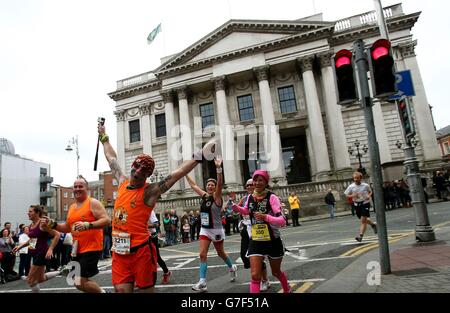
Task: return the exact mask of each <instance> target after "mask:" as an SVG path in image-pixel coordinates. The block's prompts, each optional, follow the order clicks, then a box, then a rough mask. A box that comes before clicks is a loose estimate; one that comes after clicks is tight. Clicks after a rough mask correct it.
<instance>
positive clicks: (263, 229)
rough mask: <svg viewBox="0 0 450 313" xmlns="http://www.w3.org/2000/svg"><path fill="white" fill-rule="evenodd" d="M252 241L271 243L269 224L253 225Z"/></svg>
mask: <svg viewBox="0 0 450 313" xmlns="http://www.w3.org/2000/svg"><path fill="white" fill-rule="evenodd" d="M252 240H256V241H270V234H269V228H268V227H267V224H254V225H252Z"/></svg>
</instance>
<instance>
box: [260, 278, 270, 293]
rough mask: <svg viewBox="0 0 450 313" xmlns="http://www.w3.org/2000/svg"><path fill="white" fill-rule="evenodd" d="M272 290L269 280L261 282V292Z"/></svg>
mask: <svg viewBox="0 0 450 313" xmlns="http://www.w3.org/2000/svg"><path fill="white" fill-rule="evenodd" d="M269 288H270V281H269V280H261V288H260V290H261V291H267V290H269Z"/></svg>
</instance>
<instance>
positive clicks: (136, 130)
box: [128, 120, 141, 143]
mask: <svg viewBox="0 0 450 313" xmlns="http://www.w3.org/2000/svg"><path fill="white" fill-rule="evenodd" d="M128 125H129V126H130V143H133V142H137V141H141V129H140V127H139V120H134V121H130V122H128Z"/></svg>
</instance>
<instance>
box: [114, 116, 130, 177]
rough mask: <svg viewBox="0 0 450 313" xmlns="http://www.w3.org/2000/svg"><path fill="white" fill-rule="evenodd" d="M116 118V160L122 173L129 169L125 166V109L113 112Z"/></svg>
mask: <svg viewBox="0 0 450 313" xmlns="http://www.w3.org/2000/svg"><path fill="white" fill-rule="evenodd" d="M114 115H115V116H116V119H117V162H118V163H119V166H120V168H121V169H123V171H124V173H127V172H128V171H129V169H128V168H125V110H117V111H115V112H114Z"/></svg>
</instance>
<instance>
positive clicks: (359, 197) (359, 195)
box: [344, 183, 371, 204]
mask: <svg viewBox="0 0 450 313" xmlns="http://www.w3.org/2000/svg"><path fill="white" fill-rule="evenodd" d="M370 191H371V189H370V186H369V185H368V184H366V183H361V184H360V185H357V184H355V183H352V184H351V185H350V186H348V187H347V189H345V191H344V193H345V195H346V196H350V195H355V194H356V197H354V198H353V202H358V203H360V202H363V203H364V204H366V203H369V202H370V198H369V193H370Z"/></svg>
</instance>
